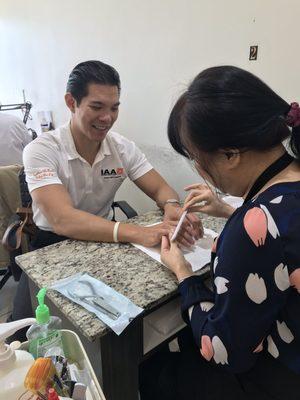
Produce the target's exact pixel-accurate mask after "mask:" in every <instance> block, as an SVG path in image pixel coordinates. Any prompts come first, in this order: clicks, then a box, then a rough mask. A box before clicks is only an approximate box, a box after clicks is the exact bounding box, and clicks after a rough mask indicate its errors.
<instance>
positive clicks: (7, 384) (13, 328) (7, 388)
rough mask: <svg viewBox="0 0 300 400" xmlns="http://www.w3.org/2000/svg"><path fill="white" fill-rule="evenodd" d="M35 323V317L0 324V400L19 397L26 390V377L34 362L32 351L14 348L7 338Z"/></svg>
mask: <svg viewBox="0 0 300 400" xmlns="http://www.w3.org/2000/svg"><path fill="white" fill-rule="evenodd" d="M34 323H35V319H34V318H26V319H21V320H20V321H14V322H8V323H4V324H0V388H1V389H0V400H8V399H18V398H19V397H20V396H21V395H22V394H23V393H24V392H25V391H26V389H25V386H24V378H25V376H26V374H27V372H28V370H29V368H30V367H31V365H32V364H33V362H34V358H33V357H32V355H31V354H30V353H28V352H27V351H24V350H14V349H13V345H8V344H5V342H4V341H5V339H6V338H8V337H9V336H11V335H13V334H14V333H15V332H17V331H18V330H19V329H21V328H24V327H25V326H28V325H31V324H34Z"/></svg>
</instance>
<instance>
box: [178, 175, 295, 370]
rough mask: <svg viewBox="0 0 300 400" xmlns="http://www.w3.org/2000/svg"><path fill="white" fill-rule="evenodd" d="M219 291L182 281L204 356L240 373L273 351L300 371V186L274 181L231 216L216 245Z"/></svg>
mask: <svg viewBox="0 0 300 400" xmlns="http://www.w3.org/2000/svg"><path fill="white" fill-rule="evenodd" d="M211 274H212V277H213V291H211V290H209V289H208V288H207V287H206V286H205V285H204V284H203V282H202V278H201V277H197V276H193V277H191V278H188V279H186V280H185V281H183V282H182V283H181V284H180V285H179V290H180V293H181V296H182V310H183V317H184V319H185V321H186V322H187V323H189V324H190V325H191V328H192V331H193V335H194V338H195V340H196V343H197V344H198V346H199V353H200V354H201V356H202V357H204V358H205V359H206V360H207V361H208V362H213V363H216V364H219V365H220V366H223V367H225V368H227V369H229V370H230V371H232V372H235V373H239V372H244V371H247V370H249V369H250V368H251V367H253V366H254V364H255V362H256V360H257V357H259V354H260V353H261V352H268V353H269V354H271V355H272V356H273V357H274V358H276V359H277V358H278V359H279V360H280V361H281V362H282V363H284V364H285V365H286V366H287V367H288V368H290V369H292V370H294V371H295V372H297V373H300V345H299V342H300V316H299V315H300V183H299V182H287V183H279V184H276V185H273V186H271V187H270V188H268V189H267V190H266V191H265V192H263V193H261V194H260V195H259V196H257V198H256V199H255V200H253V201H250V202H248V203H246V204H244V205H243V206H241V207H240V208H238V209H237V210H236V211H235V212H234V214H233V215H232V216H231V217H230V219H229V220H228V222H227V223H226V225H225V227H224V229H223V231H222V233H221V234H220V236H219V237H218V240H216V241H215V242H214V245H213V249H212V260H211Z"/></svg>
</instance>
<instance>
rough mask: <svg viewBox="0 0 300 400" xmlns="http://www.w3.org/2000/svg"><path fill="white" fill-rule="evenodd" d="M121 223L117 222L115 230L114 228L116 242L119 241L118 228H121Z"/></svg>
mask: <svg viewBox="0 0 300 400" xmlns="http://www.w3.org/2000/svg"><path fill="white" fill-rule="evenodd" d="M119 225H120V222H116V223H115V225H114V230H113V240H114V242H115V243H118V230H119Z"/></svg>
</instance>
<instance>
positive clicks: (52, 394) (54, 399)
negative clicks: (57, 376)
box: [47, 389, 72, 400]
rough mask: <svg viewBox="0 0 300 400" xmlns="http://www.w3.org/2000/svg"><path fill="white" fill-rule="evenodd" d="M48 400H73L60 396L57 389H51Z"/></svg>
mask: <svg viewBox="0 0 300 400" xmlns="http://www.w3.org/2000/svg"><path fill="white" fill-rule="evenodd" d="M47 400H72V399H71V398H70V397H61V396H58V394H57V393H56V391H55V389H49V392H48V398H47Z"/></svg>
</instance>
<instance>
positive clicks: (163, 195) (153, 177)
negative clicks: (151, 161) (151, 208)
mask: <svg viewBox="0 0 300 400" xmlns="http://www.w3.org/2000/svg"><path fill="white" fill-rule="evenodd" d="M134 183H135V184H136V185H137V186H138V187H139V188H140V189H141V190H142V191H143V192H144V193H146V195H147V196H149V197H150V198H151V199H152V200H154V201H155V202H156V204H157V205H158V207H159V208H161V209H164V207H165V206H166V204H165V202H166V200H168V199H176V200H178V202H179V197H178V194H177V193H176V192H175V190H174V189H172V188H171V187H170V186H169V185H168V184H167V182H166V181H165V180H164V178H163V177H162V176H161V175H160V174H159V173H158V172H157V171H155V169H151V170H150V171H149V172H147V173H146V174H144V175H143V176H141V177H140V178H138V179H136V180H135V181H134ZM175 205H176V203H175Z"/></svg>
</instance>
